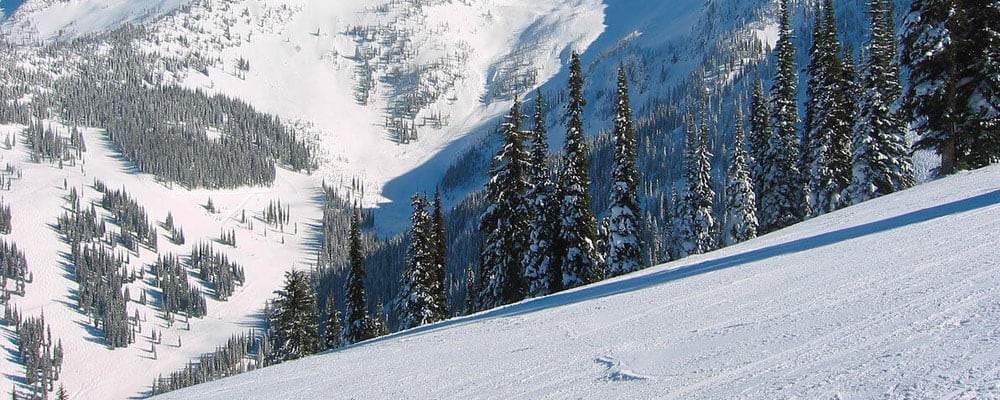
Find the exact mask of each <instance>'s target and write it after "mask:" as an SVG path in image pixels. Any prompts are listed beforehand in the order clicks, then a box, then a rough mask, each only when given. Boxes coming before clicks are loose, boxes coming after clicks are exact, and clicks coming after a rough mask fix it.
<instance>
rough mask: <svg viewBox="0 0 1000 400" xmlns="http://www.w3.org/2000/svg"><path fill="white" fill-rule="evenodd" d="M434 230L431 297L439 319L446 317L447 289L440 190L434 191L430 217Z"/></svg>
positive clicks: (446, 239) (444, 233)
mask: <svg viewBox="0 0 1000 400" xmlns="http://www.w3.org/2000/svg"><path fill="white" fill-rule="evenodd" d="M431 219H432V222H433V229H434V263H433V264H432V270H433V272H434V290H433V291H432V293H431V295H432V296H433V298H434V303H435V304H436V307H437V308H439V309H440V310H441V312H442V314H441V319H444V318H446V317H447V316H448V287H447V284H446V283H445V275H446V273H447V271H448V232H447V230H446V228H445V221H444V209H443V208H442V207H441V190H440V189H437V190H435V191H434V210H433V214H432V215H431Z"/></svg>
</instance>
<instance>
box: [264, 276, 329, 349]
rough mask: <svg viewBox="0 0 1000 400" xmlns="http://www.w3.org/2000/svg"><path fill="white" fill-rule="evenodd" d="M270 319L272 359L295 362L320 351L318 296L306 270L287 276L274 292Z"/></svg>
mask: <svg viewBox="0 0 1000 400" xmlns="http://www.w3.org/2000/svg"><path fill="white" fill-rule="evenodd" d="M275 294H277V295H278V298H277V299H275V300H274V308H273V314H272V316H271V321H270V322H271V326H270V333H269V334H270V340H271V343H272V345H273V348H272V354H271V359H272V360H274V361H276V362H282V361H288V360H294V359H296V358H301V357H305V356H307V355H310V354H314V353H316V352H317V351H319V348H320V347H319V344H320V343H319V325H318V321H319V319H318V317H317V315H316V293H315V291H314V290H313V288H312V285H311V284H310V282H309V275H308V274H307V273H306V272H305V271H288V272H286V273H285V286H284V288H283V289H282V290H278V291H275Z"/></svg>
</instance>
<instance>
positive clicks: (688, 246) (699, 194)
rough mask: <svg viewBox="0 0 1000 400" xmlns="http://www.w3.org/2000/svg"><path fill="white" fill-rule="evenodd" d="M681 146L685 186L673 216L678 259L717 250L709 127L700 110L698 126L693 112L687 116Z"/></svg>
mask: <svg viewBox="0 0 1000 400" xmlns="http://www.w3.org/2000/svg"><path fill="white" fill-rule="evenodd" d="M687 120H688V121H687V126H688V127H687V135H686V137H685V143H684V150H685V151H684V163H685V166H686V170H685V171H686V173H685V181H684V182H685V186H684V191H683V192H682V193H681V198H680V200H679V201H680V203H679V204H678V206H677V214H676V215H675V216H674V224H675V236H674V239H675V240H676V241H677V257H678V258H684V257H687V256H689V255H692V254H701V253H704V252H707V251H711V250H713V249H715V247H716V243H717V240H716V237H715V235H714V232H715V225H716V223H717V222H716V220H715V214H714V213H713V210H712V205H713V202H714V201H715V191H714V190H712V165H711V163H710V161H709V159H710V158H711V156H712V155H711V154H709V152H708V144H707V143H708V124H707V122H706V118H705V115H704V111H702V116H701V121H700V124H699V123H696V121H695V116H694V114H693V113H689V114H688V116H687Z"/></svg>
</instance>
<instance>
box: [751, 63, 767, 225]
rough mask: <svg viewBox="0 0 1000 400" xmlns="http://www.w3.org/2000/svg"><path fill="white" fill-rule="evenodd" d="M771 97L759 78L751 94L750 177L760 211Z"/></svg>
mask: <svg viewBox="0 0 1000 400" xmlns="http://www.w3.org/2000/svg"><path fill="white" fill-rule="evenodd" d="M769 102H770V98H769V97H768V96H767V95H766V94H765V93H764V82H762V81H761V80H760V79H757V80H756V81H755V82H754V85H753V92H752V94H751V96H750V137H749V139H748V141H747V142H748V144H749V147H750V154H749V156H750V160H749V165H750V175H751V176H750V177H751V179H752V180H753V192H754V193H756V194H757V207H756V209H757V211H758V212H759V211H760V199H761V195H760V194H761V190H762V189H763V186H762V184H763V182H764V172H765V171H764V167H765V164H764V160H766V159H767V146H768V142H769V141H770V140H771V106H770V104H769Z"/></svg>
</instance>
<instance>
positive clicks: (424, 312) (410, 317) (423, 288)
mask: <svg viewBox="0 0 1000 400" xmlns="http://www.w3.org/2000/svg"><path fill="white" fill-rule="evenodd" d="M412 204H413V217H412V219H411V222H412V224H413V225H412V228H411V229H410V247H409V249H407V252H406V271H405V272H404V273H403V279H402V284H401V285H400V287H401V290H400V293H399V297H398V298H397V300H396V307H397V310H398V314H399V316H400V329H409V328H413V327H416V326H420V325H424V324H430V323H434V322H437V321H440V320H442V319H444V318H445V317H447V310H446V309H447V305H446V304H445V303H443V302H442V300H445V299H444V296H441V295H440V293H441V292H442V291H443V288H442V287H441V286H442V285H443V284H444V282H442V281H441V280H440V277H443V276H444V271H441V270H439V267H440V266H439V265H438V264H437V262H436V261H437V254H436V253H437V240H436V236H435V232H434V220H433V218H432V216H431V215H430V213H428V212H427V207H428V206H429V205H430V204H429V203H428V201H427V199H426V198H424V197H423V196H421V195H419V194H417V195H414V196H413V203H412Z"/></svg>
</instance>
